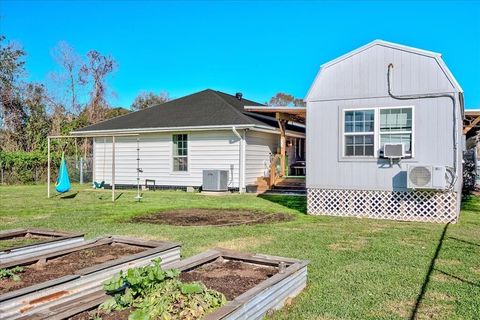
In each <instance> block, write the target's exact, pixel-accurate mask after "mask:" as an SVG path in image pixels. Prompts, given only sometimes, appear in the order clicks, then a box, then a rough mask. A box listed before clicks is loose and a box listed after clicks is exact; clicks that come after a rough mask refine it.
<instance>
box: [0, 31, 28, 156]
mask: <svg viewBox="0 0 480 320" xmlns="http://www.w3.org/2000/svg"><path fill="white" fill-rule="evenodd" d="M25 55H26V54H25V51H24V50H23V49H22V48H21V47H19V46H18V45H16V44H14V43H12V42H7V41H6V39H5V37H4V36H2V35H0V123H1V127H2V128H3V134H2V141H1V143H0V146H1V148H2V149H3V150H7V151H13V150H17V149H23V148H24V146H25V139H24V137H25V135H24V130H25V123H26V121H27V114H26V112H25V110H24V108H23V103H22V82H21V80H22V78H23V76H24V75H25V60H24V59H25Z"/></svg>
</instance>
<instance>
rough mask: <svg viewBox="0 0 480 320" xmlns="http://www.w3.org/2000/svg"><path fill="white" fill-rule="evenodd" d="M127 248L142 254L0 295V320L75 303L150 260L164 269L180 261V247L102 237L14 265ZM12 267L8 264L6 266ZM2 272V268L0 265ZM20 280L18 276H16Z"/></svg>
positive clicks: (31, 316) (172, 244)
mask: <svg viewBox="0 0 480 320" xmlns="http://www.w3.org/2000/svg"><path fill="white" fill-rule="evenodd" d="M116 244H119V245H122V244H123V245H129V246H133V247H139V248H142V249H143V248H144V249H145V250H144V251H141V252H138V253H134V254H130V255H125V256H122V257H120V258H118V259H115V260H111V261H107V262H104V263H100V264H96V265H94V266H92V267H88V268H84V269H80V270H76V271H75V272H73V273H72V274H70V275H66V276H62V277H60V278H56V279H53V280H49V281H46V282H42V283H39V284H35V285H32V286H29V287H25V288H21V289H18V290H15V291H10V292H7V293H5V294H2V295H0V319H17V318H20V317H25V318H26V319H35V317H33V314H37V315H38V314H43V313H44V312H45V311H46V310H48V309H49V308H50V307H51V306H55V305H56V304H58V303H60V302H62V301H71V300H75V299H76V298H78V297H82V296H84V295H88V294H90V293H92V292H97V291H98V290H101V288H102V285H103V282H104V281H105V280H108V279H110V278H111V277H112V276H113V275H115V274H117V273H119V272H120V271H121V270H127V269H129V268H133V267H140V266H144V265H147V264H150V263H151V261H152V260H153V259H156V258H161V259H162V265H164V266H165V267H167V266H168V264H171V263H172V262H176V261H178V260H179V259H180V245H179V244H176V243H170V242H163V241H141V240H135V239H128V238H120V237H106V238H100V239H96V240H91V241H85V242H84V243H83V244H82V245H80V246H79V245H76V246H74V247H71V248H67V249H64V248H61V249H59V250H57V251H55V252H49V253H47V254H45V255H42V256H35V257H29V258H25V259H23V260H20V261H19V260H17V263H16V264H15V265H23V266H25V265H32V264H35V263H47V265H46V266H47V268H48V261H49V260H51V259H54V258H58V257H61V256H65V255H67V254H69V253H74V252H76V251H80V250H84V249H92V248H93V249H94V248H95V247H97V246H102V245H116ZM8 266H9V267H10V266H12V265H11V264H9V265H8ZM0 268H2V264H0ZM19 275H20V277H21V276H22V275H21V274H19Z"/></svg>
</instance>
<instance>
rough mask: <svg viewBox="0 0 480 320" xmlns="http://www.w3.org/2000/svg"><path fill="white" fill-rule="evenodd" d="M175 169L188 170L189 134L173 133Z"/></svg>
mask: <svg viewBox="0 0 480 320" xmlns="http://www.w3.org/2000/svg"><path fill="white" fill-rule="evenodd" d="M172 140H173V171H188V135H187V134H174V135H173V138H172Z"/></svg>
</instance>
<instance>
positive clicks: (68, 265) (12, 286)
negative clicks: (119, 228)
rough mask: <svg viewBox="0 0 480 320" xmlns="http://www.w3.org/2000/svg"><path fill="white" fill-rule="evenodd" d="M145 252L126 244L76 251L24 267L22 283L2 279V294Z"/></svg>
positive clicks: (140, 248) (0, 287) (0, 283)
mask: <svg viewBox="0 0 480 320" xmlns="http://www.w3.org/2000/svg"><path fill="white" fill-rule="evenodd" d="M144 250H146V249H145V248H142V247H136V246H131V245H126V244H113V245H110V244H104V245H99V246H95V247H91V248H87V249H83V250H78V251H74V252H71V253H68V254H66V255H63V256H60V257H58V258H54V259H51V260H48V261H47V262H46V263H43V264H41V263H37V264H34V265H29V266H26V267H24V271H23V272H21V273H18V275H19V276H20V281H13V280H12V279H1V280H0V294H4V293H7V292H11V291H14V290H18V289H21V288H25V287H28V286H31V285H34V284H38V283H42V282H45V281H48V280H52V279H56V278H60V277H63V276H66V275H70V274H73V273H74V272H75V271H77V270H80V269H84V268H88V267H91V266H95V265H98V264H101V263H104V262H107V261H111V260H115V259H117V258H120V257H123V256H126V255H130V254H135V253H138V252H142V251H144Z"/></svg>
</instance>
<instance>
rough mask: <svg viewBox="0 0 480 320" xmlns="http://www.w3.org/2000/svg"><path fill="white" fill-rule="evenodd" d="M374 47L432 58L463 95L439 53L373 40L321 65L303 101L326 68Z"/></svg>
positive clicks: (307, 98)
mask: <svg viewBox="0 0 480 320" xmlns="http://www.w3.org/2000/svg"><path fill="white" fill-rule="evenodd" d="M375 46H382V47H386V48H391V49H395V50H400V51H403V52H409V53H413V54H418V55H421V56H425V57H428V58H432V59H434V60H435V61H436V62H437V64H438V66H439V67H440V69H441V70H442V72H443V73H444V74H445V77H446V78H447V79H448V81H449V82H450V84H451V85H452V87H453V88H454V89H455V91H456V92H459V93H463V89H462V87H461V86H460V84H459V83H458V82H457V80H456V79H455V77H454V76H453V74H452V73H451V71H450V70H449V69H448V67H447V65H446V64H445V62H444V61H443V59H442V55H441V54H440V53H436V52H432V51H427V50H422V49H418V48H414V47H409V46H405V45H401V44H397V43H393V42H388V41H384V40H374V41H372V42H370V43H368V44H366V45H364V46H362V47H360V48H358V49H355V50H353V51H350V52H348V53H346V54H344V55H342V56H340V57H338V58H336V59H333V60H331V61H329V62H327V63H325V64H323V65H321V67H320V71H319V72H318V73H317V76H316V77H315V80H314V81H313V84H312V86H311V87H310V90H309V91H308V94H307V96H306V98H305V101H308V100H309V97H311V94H312V90H313V89H314V88H315V84H316V82H317V81H318V79H319V78H320V76H321V74H322V72H325V70H327V69H328V68H330V67H332V66H334V65H336V64H338V63H340V62H343V61H345V60H347V59H349V58H352V57H354V56H356V55H359V54H360V53H362V52H364V51H366V50H368V49H371V48H372V47H375Z"/></svg>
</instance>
